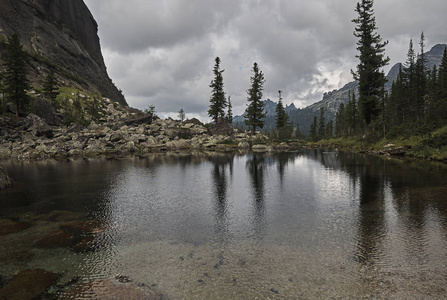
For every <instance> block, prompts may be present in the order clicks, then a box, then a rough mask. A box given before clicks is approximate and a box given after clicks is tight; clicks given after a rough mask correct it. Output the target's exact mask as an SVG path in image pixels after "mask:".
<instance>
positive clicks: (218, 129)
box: [209, 119, 233, 136]
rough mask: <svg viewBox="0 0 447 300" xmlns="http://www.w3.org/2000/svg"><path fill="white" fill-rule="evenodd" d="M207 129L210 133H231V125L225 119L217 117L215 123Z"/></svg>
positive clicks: (227, 134)
mask: <svg viewBox="0 0 447 300" xmlns="http://www.w3.org/2000/svg"><path fill="white" fill-rule="evenodd" d="M209 131H210V133H211V134H212V135H226V136H229V135H232V134H233V127H232V126H231V125H230V123H228V121H227V120H224V119H219V120H218V121H217V123H216V124H213V125H212V126H211V127H210V128H209Z"/></svg>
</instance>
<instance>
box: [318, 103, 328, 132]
mask: <svg viewBox="0 0 447 300" xmlns="http://www.w3.org/2000/svg"><path fill="white" fill-rule="evenodd" d="M325 135H326V121H325V118H324V107H321V108H320V118H319V119H318V138H319V139H324V138H325Z"/></svg>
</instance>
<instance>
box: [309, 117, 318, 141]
mask: <svg viewBox="0 0 447 300" xmlns="http://www.w3.org/2000/svg"><path fill="white" fill-rule="evenodd" d="M309 134H310V139H311V140H312V141H313V142H316V141H318V117H317V116H314V121H313V122H312V124H311V125H310V133H309Z"/></svg>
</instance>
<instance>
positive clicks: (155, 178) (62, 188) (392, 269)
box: [0, 150, 447, 299]
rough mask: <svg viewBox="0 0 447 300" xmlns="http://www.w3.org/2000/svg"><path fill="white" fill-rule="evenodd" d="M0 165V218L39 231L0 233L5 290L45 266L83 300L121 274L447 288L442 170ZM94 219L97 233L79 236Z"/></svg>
mask: <svg viewBox="0 0 447 300" xmlns="http://www.w3.org/2000/svg"><path fill="white" fill-rule="evenodd" d="M1 164H2V165H3V166H4V167H5V169H6V170H7V172H8V173H9V175H10V176H11V177H13V178H14V180H15V181H16V184H15V185H14V186H13V187H12V188H9V189H6V190H3V191H1V192H0V202H1V203H0V204H1V208H0V219H9V220H14V221H20V222H25V223H27V224H28V225H29V227H27V228H25V229H23V230H21V231H18V232H16V233H10V234H7V235H3V236H0V241H1V243H0V271H1V272H0V275H1V277H0V279H2V280H3V282H7V280H9V279H10V278H11V277H12V276H13V275H14V274H17V272H19V271H22V270H26V269H33V268H42V269H45V270H48V271H51V272H55V273H58V274H61V276H60V277H59V279H58V281H57V286H53V287H52V288H51V289H50V291H49V292H51V293H55V294H58V295H59V296H60V297H62V298H63V297H66V298H76V299H89V298H91V295H90V294H88V293H83V292H82V291H81V292H78V293H77V294H76V295H74V294H69V293H68V292H67V290H69V289H70V288H72V287H73V286H76V285H82V284H85V283H88V282H91V281H94V280H100V279H104V278H106V279H107V278H116V276H117V275H118V277H119V276H122V278H126V280H129V281H130V280H131V281H132V282H133V283H136V284H139V285H140V286H143V285H144V286H148V287H151V288H152V289H154V290H156V291H158V292H159V293H161V294H163V295H164V297H165V298H167V299H192V298H194V299H268V298H270V299H322V298H334V299H346V298H357V299H358V298H368V299H371V298H372V299H377V298H378V299H382V298H383V299H391V298H392V299H430V298H432V299H439V298H442V297H445V295H446V293H447V291H446V287H447V168H446V167H445V166H440V165H436V164H431V163H428V162H403V161H396V160H386V159H384V158H380V157H371V156H366V155H359V154H352V153H344V152H334V151H320V150H302V151H297V152H294V153H275V154H261V153H259V154H253V153H249V154H223V153H208V154H204V153H200V152H198V153H188V154H169V153H166V154H150V155H148V156H147V157H143V158H129V159H123V160H110V159H79V160H69V161H42V162H17V161H6V162H1ZM83 220H84V221H85V220H92V221H91V222H94V223H95V226H94V227H95V228H94V229H93V230H92V229H90V228H89V229H83V230H84V231H82V230H81V231H82V232H81V233H78V236H76V234H75V233H74V232H75V230H73V228H72V227H73V226H75V225H76V224H78V225H79V224H80V223H79V222H82V221H83ZM76 222H78V223H76ZM64 226H65V227H64ZM69 226H72V227H71V229H68V228H69ZM82 226H83V225H82ZM75 227H76V226H75ZM84 228H85V227H84ZM61 229H62V231H61ZM55 232H60V234H61V235H63V233H61V232H65V233H66V232H71V233H73V234H74V235H75V239H78V241H79V240H80V239H81V237H82V238H83V237H89V238H90V240H89V247H87V248H85V249H84V248H82V247H81V248H79V247H78V246H74V245H69V244H63V243H62V244H58V243H61V239H56V242H54V239H53V240H52V239H51V236H52V234H54V233H55ZM53 236H54V235H53ZM56 236H57V235H56ZM52 241H53V242H52ZM51 243H55V244H51ZM81 244H82V243H81ZM3 284H4V283H3ZM73 295H74V296H73Z"/></svg>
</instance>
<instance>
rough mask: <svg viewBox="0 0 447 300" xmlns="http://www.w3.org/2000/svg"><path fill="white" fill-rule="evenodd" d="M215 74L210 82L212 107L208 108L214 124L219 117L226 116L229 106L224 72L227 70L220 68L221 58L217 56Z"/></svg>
mask: <svg viewBox="0 0 447 300" xmlns="http://www.w3.org/2000/svg"><path fill="white" fill-rule="evenodd" d="M214 61H215V65H214V69H213V74H214V79H213V80H212V81H211V83H210V88H211V98H210V108H209V110H208V116H210V117H211V118H212V119H213V121H214V124H217V122H218V120H219V118H222V119H223V118H224V116H225V107H226V106H227V101H226V99H225V92H224V89H223V88H224V84H223V76H222V73H223V72H224V71H225V70H221V69H220V58H219V57H216V59H215V60H214Z"/></svg>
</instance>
